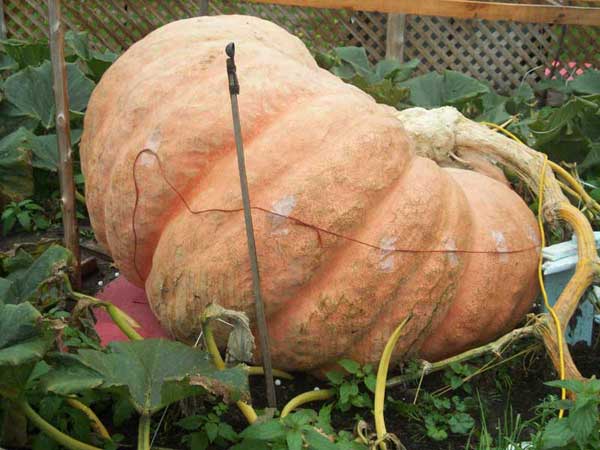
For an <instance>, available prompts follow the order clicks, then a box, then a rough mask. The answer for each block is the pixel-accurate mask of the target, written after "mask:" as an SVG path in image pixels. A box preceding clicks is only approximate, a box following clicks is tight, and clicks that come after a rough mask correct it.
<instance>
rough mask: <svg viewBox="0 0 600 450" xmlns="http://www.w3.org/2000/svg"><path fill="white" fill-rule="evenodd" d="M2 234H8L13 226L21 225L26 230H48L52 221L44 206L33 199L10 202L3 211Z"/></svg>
mask: <svg viewBox="0 0 600 450" xmlns="http://www.w3.org/2000/svg"><path fill="white" fill-rule="evenodd" d="M0 219H1V220H2V234H3V235H4V236H6V235H7V234H8V233H9V232H10V231H11V230H12V229H13V228H15V227H17V226H20V227H21V228H22V229H23V230H25V231H38V230H46V229H48V227H49V226H50V222H49V221H48V219H47V218H46V215H45V214H44V208H42V207H41V206H40V205H38V204H37V203H34V202H33V200H23V201H21V202H18V203H17V202H11V203H9V204H8V205H7V206H6V207H5V208H4V211H3V212H2V216H1V217H0Z"/></svg>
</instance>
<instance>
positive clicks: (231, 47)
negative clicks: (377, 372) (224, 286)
mask: <svg viewBox="0 0 600 450" xmlns="http://www.w3.org/2000/svg"><path fill="white" fill-rule="evenodd" d="M225 53H226V54H227V56H228V57H229V58H228V59H227V77H228V79H229V96H230V97H231V114H232V115H233V131H234V134H235V147H236V150H237V160H238V168H239V171H240V186H241V188H242V202H243V204H244V220H245V221H246V238H247V240H248V253H249V254H250V268H251V270H252V288H253V291H254V303H255V306H256V323H257V325H258V338H259V343H260V351H261V353H262V358H263V367H264V370H265V383H266V385H267V402H268V404H269V407H270V408H276V407H277V401H276V398H275V383H273V368H272V366H271V349H270V348H269V333H268V330H267V321H266V319H265V308H264V305H263V301H262V297H261V294H260V273H259V271H258V258H257V256H256V241H255V239H254V225H253V224H252V213H251V210H250V194H249V193H248V179H247V177H246V162H245V159H244V145H243V142H242V130H241V126H240V111H239V108H238V101H237V96H238V94H239V93H240V85H239V83H238V78H237V73H236V67H235V60H234V57H235V44H234V43H233V42H232V43H230V44H228V45H227V47H226V48H225Z"/></svg>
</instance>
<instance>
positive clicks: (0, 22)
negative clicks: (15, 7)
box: [0, 0, 7, 39]
mask: <svg viewBox="0 0 600 450" xmlns="http://www.w3.org/2000/svg"><path fill="white" fill-rule="evenodd" d="M6 35H7V32H6V21H5V19H4V0H0V39H6Z"/></svg>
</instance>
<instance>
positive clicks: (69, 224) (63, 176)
mask: <svg viewBox="0 0 600 450" xmlns="http://www.w3.org/2000/svg"><path fill="white" fill-rule="evenodd" d="M60 4H61V0H48V22H49V24H50V57H51V59H52V78H53V82H54V101H55V104H56V136H57V140H58V155H59V162H58V175H59V179H60V195H61V207H62V215H63V217H62V220H63V228H64V239H65V246H66V247H67V248H68V249H69V250H70V251H71V252H72V253H73V257H74V259H75V265H74V267H73V275H72V280H71V282H72V283H73V286H74V287H75V288H76V289H79V288H80V287H81V256H80V251H79V226H78V224H77V210H76V205H75V182H74V181H73V154H72V153H73V150H72V148H71V126H70V118H69V91H68V89H67V67H66V65H65V28H64V24H63V23H62V17H61V13H60Z"/></svg>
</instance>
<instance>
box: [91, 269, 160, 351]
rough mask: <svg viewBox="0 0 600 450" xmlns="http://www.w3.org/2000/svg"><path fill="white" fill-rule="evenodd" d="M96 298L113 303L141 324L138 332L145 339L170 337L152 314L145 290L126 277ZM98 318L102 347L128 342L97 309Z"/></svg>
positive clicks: (119, 279)
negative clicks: (110, 343) (112, 343)
mask: <svg viewBox="0 0 600 450" xmlns="http://www.w3.org/2000/svg"><path fill="white" fill-rule="evenodd" d="M96 297H97V298H99V299H101V300H106V301H107V302H111V303H112V304H114V305H115V306H118V307H119V308H120V309H122V310H123V311H125V312H126V313H127V314H129V315H130V316H131V317H132V318H133V319H135V320H136V321H137V322H138V323H139V324H140V328H138V329H137V330H136V331H137V332H138V333H139V334H141V335H142V336H143V337H145V338H152V337H164V338H168V337H169V336H168V334H167V333H166V332H165V331H164V330H163V329H162V328H161V326H160V323H159V322H158V320H157V319H156V317H154V314H152V311H151V310H150V306H149V305H148V299H147V298H146V293H145V292H144V290H143V289H140V288H139V287H137V286H134V285H133V284H131V283H130V282H129V281H127V280H126V279H125V277H122V276H121V277H118V278H116V279H115V280H113V281H111V282H110V283H108V284H107V285H106V287H105V288H104V289H103V290H102V291H101V292H98V293H97V294H96ZM96 317H97V319H98V322H97V323H96V331H97V332H98V335H99V336H100V340H101V342H102V345H106V344H108V343H109V342H112V341H126V340H128V339H127V336H125V335H124V334H123V333H122V332H121V330H119V328H118V327H117V326H116V325H115V324H114V323H113V321H112V320H111V319H110V317H109V315H108V314H107V313H106V312H105V311H104V310H103V309H100V308H98V309H96Z"/></svg>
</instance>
